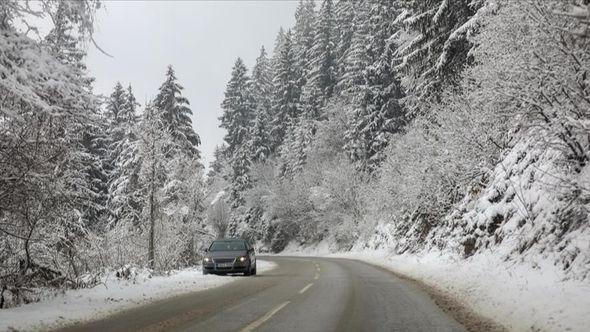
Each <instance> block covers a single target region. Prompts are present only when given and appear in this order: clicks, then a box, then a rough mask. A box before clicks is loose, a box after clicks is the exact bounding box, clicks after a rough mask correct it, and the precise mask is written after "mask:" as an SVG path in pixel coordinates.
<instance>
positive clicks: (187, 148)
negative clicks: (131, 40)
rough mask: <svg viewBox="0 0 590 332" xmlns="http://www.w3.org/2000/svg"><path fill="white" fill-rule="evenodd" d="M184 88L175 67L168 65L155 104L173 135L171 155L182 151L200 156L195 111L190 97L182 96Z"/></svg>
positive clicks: (199, 140)
mask: <svg viewBox="0 0 590 332" xmlns="http://www.w3.org/2000/svg"><path fill="white" fill-rule="evenodd" d="M183 89H184V88H183V87H182V86H181V85H180V84H179V83H178V79H177V78H176V74H175V72H174V69H173V68H172V66H168V70H167V71H166V80H165V81H164V83H162V85H161V86H160V88H159V92H158V95H157V96H156V99H155V100H154V106H155V107H157V108H158V109H160V110H161V111H162V113H163V117H164V122H165V123H166V125H167V126H168V128H169V129H170V133H171V135H172V137H173V140H172V142H170V143H171V144H172V145H175V147H174V148H171V149H169V150H170V151H169V153H170V155H169V157H172V156H173V155H174V154H176V153H179V152H180V153H186V154H188V155H190V156H196V157H197V158H200V155H201V154H200V152H199V149H198V147H199V145H200V144H201V139H200V138H199V135H198V134H197V133H196V132H195V130H194V128H193V122H192V119H191V116H192V115H193V111H192V110H191V109H190V108H189V101H188V99H186V98H185V97H184V96H182V90H183Z"/></svg>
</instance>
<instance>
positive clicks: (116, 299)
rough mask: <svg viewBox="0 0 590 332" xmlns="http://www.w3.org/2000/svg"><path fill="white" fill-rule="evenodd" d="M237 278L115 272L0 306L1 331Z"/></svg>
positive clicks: (89, 315)
mask: <svg viewBox="0 0 590 332" xmlns="http://www.w3.org/2000/svg"><path fill="white" fill-rule="evenodd" d="M275 267H276V265H275V264H274V263H272V262H268V261H263V260H258V267H257V268H258V271H259V272H263V271H268V270H271V269H273V268H275ZM234 280H237V279H236V278H231V277H222V276H214V275H206V276H204V275H203V274H202V271H201V269H200V268H190V269H185V270H180V271H173V272H172V273H171V275H169V276H154V277H150V275H149V273H147V272H146V271H139V272H138V273H137V274H136V275H134V276H132V278H130V280H121V279H117V278H116V277H115V276H114V274H113V275H112V277H111V278H109V279H107V280H106V281H105V283H104V284H100V285H98V286H96V287H94V288H91V289H78V290H69V291H66V292H65V293H64V294H60V295H57V296H54V297H46V298H45V299H44V300H42V301H41V302H38V303H32V304H28V305H23V306H21V307H17V308H11V309H3V310H0V331H8V330H11V329H16V330H31V329H46V328H50V327H57V326H60V325H64V324H66V323H71V322H72V321H85V320H91V319H97V318H100V317H104V316H107V315H109V314H112V313H115V312H117V311H120V310H122V309H127V308H129V307H132V306H137V305H141V304H146V303H149V302H152V301H156V300H161V299H164V298H167V297H171V296H175V295H179V294H182V293H188V292H194V291H199V290H204V289H208V288H212V287H218V286H221V285H223V284H227V283H229V282H232V281H234Z"/></svg>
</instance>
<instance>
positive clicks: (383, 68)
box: [346, 0, 406, 173]
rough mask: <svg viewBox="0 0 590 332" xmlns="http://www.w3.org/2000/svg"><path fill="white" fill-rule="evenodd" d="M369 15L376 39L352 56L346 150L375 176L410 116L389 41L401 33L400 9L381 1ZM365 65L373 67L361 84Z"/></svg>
mask: <svg viewBox="0 0 590 332" xmlns="http://www.w3.org/2000/svg"><path fill="white" fill-rule="evenodd" d="M368 15H369V16H368V17H369V20H368V26H367V30H366V31H367V34H368V35H369V36H371V37H372V38H371V39H370V42H369V43H368V44H367V45H366V46H364V47H363V46H360V47H359V46H357V45H355V46H354V51H355V52H351V54H350V57H351V58H350V60H349V63H350V65H351V67H349V70H350V73H351V75H350V78H352V79H353V81H352V82H351V83H352V84H353V105H354V115H353V117H352V123H351V124H350V129H349V131H348V132H347V133H346V137H347V139H348V143H347V145H346V149H347V150H348V151H349V153H350V156H351V159H352V160H353V161H355V162H356V163H357V166H358V169H359V170H360V171H363V172H368V173H373V172H374V171H375V170H376V169H377V168H378V167H379V166H380V164H381V162H382V161H383V160H384V158H385V156H384V150H385V147H387V144H388V142H389V138H390V135H391V134H393V133H396V132H399V131H400V130H401V129H402V127H403V126H404V124H405V121H406V114H405V109H404V108H403V107H402V105H401V104H400V102H401V99H402V98H403V92H402V89H401V84H400V82H399V80H398V79H397V76H396V75H397V73H396V72H395V70H394V68H393V67H392V64H393V62H394V52H395V49H396V45H395V44H394V43H393V42H392V40H391V38H389V37H390V36H392V35H393V34H395V33H396V31H397V29H398V27H397V26H396V24H395V23H394V21H395V20H394V18H395V17H396V16H397V8H396V7H395V3H392V2H390V1H387V0H378V1H374V2H371V6H370V8H369V12H368ZM359 17H360V16H359ZM364 31H365V29H359V30H358V31H357V35H358V36H359V37H357V38H358V39H357V38H355V44H356V43H357V41H358V40H359V39H362V35H363V34H364V33H365V32H364ZM360 44H362V42H360ZM357 48H360V51H359V50H357ZM362 50H365V51H364V52H363V51H362ZM353 57H354V58H353ZM365 61H367V62H366V63H368V64H369V66H368V67H367V68H366V70H363V71H362V80H359V78H360V77H359V76H358V74H359V72H358V70H357V69H355V68H360V67H362V66H363V65H364V63H365ZM359 63H360V65H359ZM356 82H359V83H360V85H357V83H356ZM355 86H356V87H355Z"/></svg>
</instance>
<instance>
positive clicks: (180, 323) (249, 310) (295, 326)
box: [62, 256, 464, 332]
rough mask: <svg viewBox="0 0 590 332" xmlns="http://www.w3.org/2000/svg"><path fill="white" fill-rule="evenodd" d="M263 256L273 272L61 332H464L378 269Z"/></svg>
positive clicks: (340, 262) (406, 285)
mask: <svg viewBox="0 0 590 332" xmlns="http://www.w3.org/2000/svg"><path fill="white" fill-rule="evenodd" d="M264 259H265V260H269V261H272V262H275V263H276V264H277V265H278V267H277V268H276V269H273V270H271V271H267V272H264V273H261V274H259V275H257V276H255V277H241V276H239V277H238V276H228V277H227V278H236V281H235V282H231V283H229V284H226V285H224V286H221V287H217V288H212V289H209V290H204V291H199V292H194V293H189V294H185V295H182V296H177V297H173V298H170V299H167V300H162V301H158V302H154V303H152V304H148V305H144V306H141V307H136V308H133V309H129V310H126V311H122V312H120V313H118V314H116V315H114V316H110V317H107V318H105V319H103V320H100V321H96V322H92V323H88V324H85V325H78V326H74V327H71V328H68V329H65V330H62V331H68V332H73V331H85V332H89V331H97V332H106V331H207V332H209V331H212V332H214V331H242V332H248V331H280V332H288V331H407V332H411V331H429V332H430V331H441V332H442V331H464V328H463V327H462V326H461V325H460V324H459V323H457V322H456V321H455V320H453V318H451V317H450V316H448V315H446V314H445V313H444V312H443V311H442V309H440V308H439V307H438V306H437V305H436V304H435V303H434V301H433V300H432V299H431V298H430V297H429V296H428V295H427V294H426V293H425V292H424V291H422V290H421V289H420V288H418V287H417V286H415V285H413V284H412V283H410V282H408V281H405V280H402V279H399V278H397V277H396V276H395V275H393V274H392V273H391V272H388V271H386V270H383V269H380V268H377V267H374V266H371V265H368V264H365V263H362V262H359V261H354V260H348V259H336V258H312V257H279V256H273V257H264Z"/></svg>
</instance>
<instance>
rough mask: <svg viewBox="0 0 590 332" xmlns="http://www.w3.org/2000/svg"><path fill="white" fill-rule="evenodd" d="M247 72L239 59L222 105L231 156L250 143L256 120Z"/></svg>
mask: <svg viewBox="0 0 590 332" xmlns="http://www.w3.org/2000/svg"><path fill="white" fill-rule="evenodd" d="M247 71H248V69H247V68H246V65H244V61H242V59H241V58H238V59H237V60H236V62H235V64H234V67H233V69H232V73H231V78H230V80H229V82H228V84H227V87H226V90H225V98H224V100H223V102H222V103H221V109H222V110H223V115H222V116H221V117H220V118H219V120H220V121H221V125H220V127H221V128H224V129H225V130H227V134H226V135H225V137H224V140H225V142H226V143H227V145H228V147H227V152H228V153H229V155H230V156H231V155H233V154H234V153H235V151H237V150H238V149H239V148H240V147H242V146H244V145H245V144H246V143H247V142H248V139H249V128H250V127H251V125H252V120H253V119H254V106H255V104H254V102H255V101H254V98H253V95H252V87H251V84H252V83H251V81H250V77H249V76H248V73H247Z"/></svg>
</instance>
